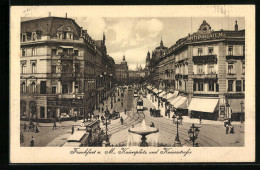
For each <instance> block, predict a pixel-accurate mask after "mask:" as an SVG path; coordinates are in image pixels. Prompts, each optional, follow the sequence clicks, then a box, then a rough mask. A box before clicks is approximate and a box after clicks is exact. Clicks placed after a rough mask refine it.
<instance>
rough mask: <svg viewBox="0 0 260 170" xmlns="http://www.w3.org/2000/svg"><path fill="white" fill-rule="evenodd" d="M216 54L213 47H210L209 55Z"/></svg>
mask: <svg viewBox="0 0 260 170" xmlns="http://www.w3.org/2000/svg"><path fill="white" fill-rule="evenodd" d="M213 53H214V50H213V47H209V55H212V54H213Z"/></svg>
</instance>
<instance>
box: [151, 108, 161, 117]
mask: <svg viewBox="0 0 260 170" xmlns="http://www.w3.org/2000/svg"><path fill="white" fill-rule="evenodd" d="M150 115H151V116H153V117H161V116H162V115H161V110H157V109H152V108H150Z"/></svg>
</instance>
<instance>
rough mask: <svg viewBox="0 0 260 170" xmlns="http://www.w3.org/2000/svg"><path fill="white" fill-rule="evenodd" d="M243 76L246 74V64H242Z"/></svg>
mask: <svg viewBox="0 0 260 170" xmlns="http://www.w3.org/2000/svg"><path fill="white" fill-rule="evenodd" d="M242 74H245V63H242Z"/></svg>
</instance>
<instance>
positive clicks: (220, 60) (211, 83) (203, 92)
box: [153, 21, 245, 119]
mask: <svg viewBox="0 0 260 170" xmlns="http://www.w3.org/2000/svg"><path fill="white" fill-rule="evenodd" d="M168 54H171V55H172V54H173V56H174V58H175V62H174V63H175V68H174V67H172V68H174V69H175V90H177V91H179V94H180V96H179V97H178V98H177V99H176V100H174V101H173V103H172V105H173V106H174V107H175V106H176V109H177V110H178V109H179V111H180V112H182V113H183V114H186V113H189V115H191V116H192V117H199V116H200V117H201V118H208V119H224V118H230V117H231V116H232V118H233V119H238V118H240V117H241V115H242V117H243V112H244V111H243V107H244V106H243V105H244V92H245V30H238V25H237V23H236V24H235V29H234V30H219V31H213V30H212V29H211V27H210V25H209V24H208V23H207V22H206V21H203V23H202V24H201V25H200V27H199V29H198V31H197V32H195V33H193V34H189V35H188V36H186V37H184V38H181V39H179V40H178V41H177V42H176V44H174V45H173V46H171V47H170V48H169V49H168V50H167V51H166V52H165V54H164V55H163V56H161V58H163V60H166V56H167V55H168ZM166 62H167V61H161V63H162V64H161V67H163V63H166ZM157 65H159V64H157ZM157 65H153V67H154V68H155V67H157ZM163 70H164V69H161V73H163ZM171 79H172V80H173V78H171ZM176 103H178V104H176ZM231 113H232V114H231Z"/></svg>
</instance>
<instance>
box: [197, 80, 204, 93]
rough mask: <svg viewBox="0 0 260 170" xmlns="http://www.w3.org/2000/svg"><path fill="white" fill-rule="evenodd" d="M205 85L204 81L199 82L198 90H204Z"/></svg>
mask: <svg viewBox="0 0 260 170" xmlns="http://www.w3.org/2000/svg"><path fill="white" fill-rule="evenodd" d="M203 86H204V84H203V82H198V91H203V90H204V89H203Z"/></svg>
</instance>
